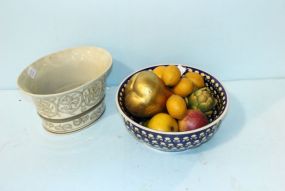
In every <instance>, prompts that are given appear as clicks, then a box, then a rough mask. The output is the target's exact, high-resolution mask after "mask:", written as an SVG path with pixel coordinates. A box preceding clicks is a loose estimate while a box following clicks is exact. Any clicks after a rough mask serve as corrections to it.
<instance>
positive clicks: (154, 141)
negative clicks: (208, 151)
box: [116, 65, 228, 151]
mask: <svg viewBox="0 0 285 191" xmlns="http://www.w3.org/2000/svg"><path fill="white" fill-rule="evenodd" d="M177 66H178V68H179V69H180V71H181V73H182V74H185V73H187V72H188V71H193V72H197V73H199V74H200V75H201V76H203V78H204V80H205V85H206V86H207V87H209V89H210V90H211V92H212V94H213V96H214V97H215V98H216V99H217V105H216V107H215V108H214V111H213V112H212V114H211V115H210V116H208V119H209V121H210V123H209V124H208V125H206V126H204V127H201V128H199V129H196V130H192V131H185V132H161V131H157V130H153V129H150V128H148V127H145V126H143V125H142V121H140V119H139V118H136V117H135V116H133V115H131V114H130V113H129V112H128V111H127V109H126V107H125V104H124V91H125V87H126V85H127V83H128V81H129V79H130V78H131V77H132V76H133V75H134V74H136V73H138V72H140V71H144V70H153V69H154V68H156V67H157V66H152V67H149V68H144V69H141V70H139V71H137V72H135V73H133V74H131V75H130V76H128V77H127V78H126V79H125V80H123V82H122V83H121V84H120V86H119V89H118V91H117V95H116V103H117V107H118V110H119V112H120V114H121V115H122V117H123V120H124V123H125V125H126V127H127V130H128V131H129V132H130V134H131V135H133V136H134V137H135V138H136V139H137V140H139V141H141V142H142V143H145V144H146V145H147V146H149V147H151V148H154V149H157V150H161V151H184V150H188V149H192V148H195V147H198V146H200V145H202V144H203V143H205V142H207V141H208V140H209V139H210V138H211V137H213V135H214V134H215V133H216V132H217V130H218V128H219V126H220V124H221V122H222V120H223V119H224V117H225V114H226V112H227V108H228V97H227V93H226V90H225V89H224V87H223V85H222V84H221V82H219V81H218V80H217V79H216V78H215V77H213V76H212V75H210V74H208V73H207V72H204V71H202V70H199V69H196V68H192V67H189V66H183V65H177Z"/></svg>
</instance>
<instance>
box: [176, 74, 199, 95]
mask: <svg viewBox="0 0 285 191" xmlns="http://www.w3.org/2000/svg"><path fill="white" fill-rule="evenodd" d="M193 89H194V85H193V83H192V81H191V80H189V79H188V78H181V80H180V81H179V82H178V84H176V86H174V87H173V89H172V91H173V93H175V94H177V95H180V96H182V97H186V96H188V95H189V94H191V93H192V92H193Z"/></svg>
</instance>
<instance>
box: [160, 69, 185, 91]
mask: <svg viewBox="0 0 285 191" xmlns="http://www.w3.org/2000/svg"><path fill="white" fill-rule="evenodd" d="M180 77H181V73H180V70H179V69H178V68H177V66H175V65H169V66H166V67H165V69H164V72H163V75H162V80H163V81H164V83H165V85H167V86H175V85H176V84H177V83H178V82H179V80H180Z"/></svg>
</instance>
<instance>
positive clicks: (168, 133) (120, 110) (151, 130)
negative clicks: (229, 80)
mask: <svg viewBox="0 0 285 191" xmlns="http://www.w3.org/2000/svg"><path fill="white" fill-rule="evenodd" d="M167 65H170V64H157V65H151V66H149V67H144V68H141V69H139V70H137V71H135V72H133V73H132V74H130V75H128V76H127V77H125V78H124V79H123V80H122V82H121V83H120V85H119V86H118V89H117V92H116V98H115V99H116V105H117V108H118V110H119V112H120V114H121V115H122V116H123V117H124V118H125V119H127V120H128V121H129V122H131V123H132V124H134V125H135V126H136V127H139V128H141V129H143V130H145V131H150V132H152V133H157V134H163V135H173V136H175V135H177V136H178V135H185V134H191V133H196V132H199V131H203V130H205V129H208V128H209V127H212V126H214V125H216V124H218V123H219V122H220V121H221V120H222V119H223V118H224V117H225V115H226V113H227V111H228V107H229V97H228V93H227V90H226V89H225V86H224V85H223V84H222V83H221V82H220V81H219V80H217V79H216V78H215V77H214V76H213V75H211V74H209V73H208V72H205V71H203V70H201V69H198V68H194V67H190V66H187V65H183V64H171V65H176V66H182V67H186V68H191V69H193V70H199V71H202V72H204V73H206V74H208V75H210V76H211V77H213V78H214V79H215V80H216V81H217V82H219V83H220V84H221V86H222V88H223V89H224V92H225V97H226V106H225V109H224V111H223V112H222V114H220V116H219V117H218V118H217V119H215V120H214V121H212V122H211V123H209V124H207V125H205V126H204V127H201V128H198V129H195V130H191V131H183V132H164V131H157V130H154V129H150V128H147V127H145V126H143V125H141V124H139V123H137V122H135V121H134V120H132V119H131V118H130V117H129V116H127V115H126V114H125V113H124V112H123V111H122V109H121V106H120V104H119V101H118V98H119V93H120V89H121V87H122V85H123V84H124V83H125V82H126V80H127V79H129V78H130V77H131V76H133V75H134V74H136V73H138V72H140V71H143V70H147V69H148V68H152V67H158V66H167Z"/></svg>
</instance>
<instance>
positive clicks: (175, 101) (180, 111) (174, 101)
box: [166, 94, 187, 119]
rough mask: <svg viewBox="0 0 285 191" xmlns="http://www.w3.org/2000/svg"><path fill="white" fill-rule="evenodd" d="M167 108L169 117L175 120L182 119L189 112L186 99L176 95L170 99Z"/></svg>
mask: <svg viewBox="0 0 285 191" xmlns="http://www.w3.org/2000/svg"><path fill="white" fill-rule="evenodd" d="M166 108H167V111H168V113H169V115H171V117H173V118H175V119H182V118H183V117H184V115H185V113H186V111H187V106H186V102H185V101H184V99H183V98H182V97H181V96H179V95H175V94H173V95H171V96H170V97H169V98H168V100H167V102H166Z"/></svg>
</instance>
